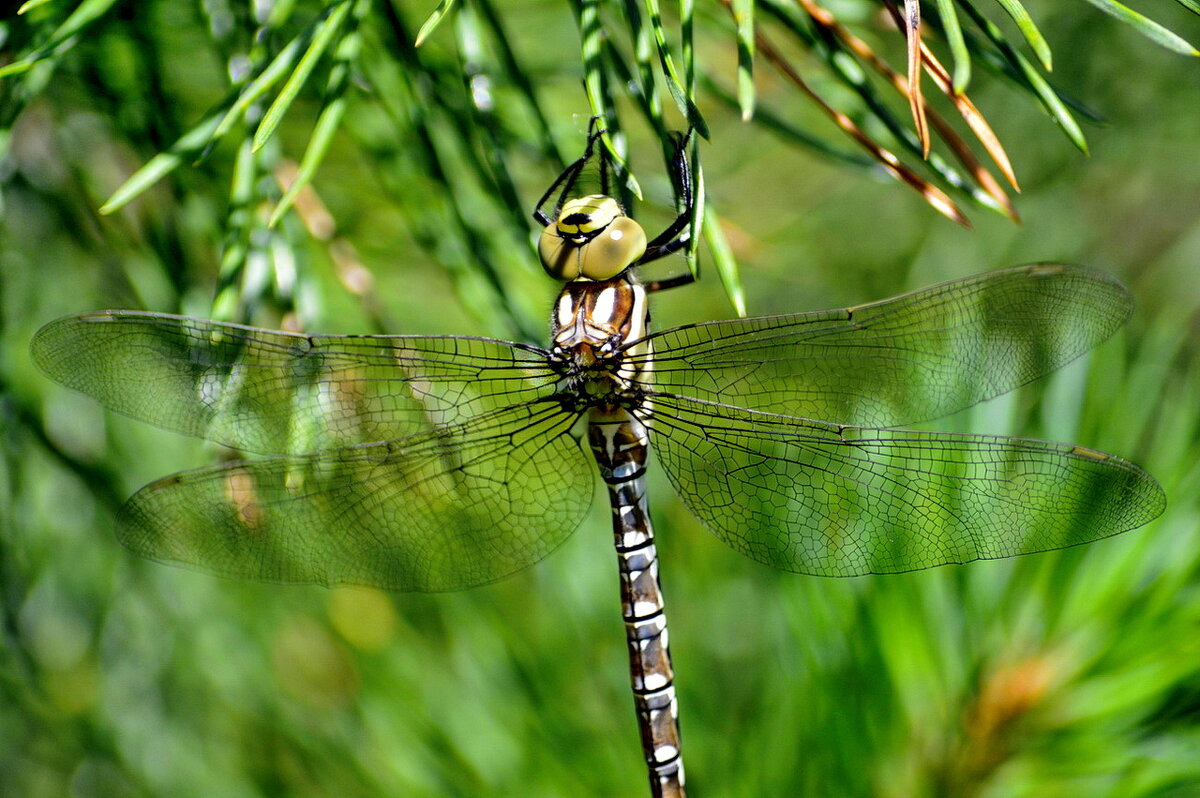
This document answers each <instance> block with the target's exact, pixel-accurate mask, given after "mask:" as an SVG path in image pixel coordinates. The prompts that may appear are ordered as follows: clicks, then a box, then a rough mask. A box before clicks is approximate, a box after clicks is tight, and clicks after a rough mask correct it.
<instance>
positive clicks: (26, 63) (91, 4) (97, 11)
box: [0, 0, 116, 78]
mask: <svg viewBox="0 0 1200 798" xmlns="http://www.w3.org/2000/svg"><path fill="white" fill-rule="evenodd" d="M115 2H116V0H83V2H82V3H80V4H79V5H78V6H77V7H76V8H75V10H74V11H72V12H71V15H70V16H69V17H67V18H66V19H65V20H63V23H62V24H61V25H59V26H58V28H57V29H55V31H54V32H53V33H51V34H50V37H49V38H48V39H47V40H46V41H45V43H43V44H42V45H41V46H39V47H37V48H36V49H35V50H34V51H33V52H31V53H30V54H29V55H27V56H25V57H24V58H21V59H18V60H16V61H13V62H12V63H11V64H9V65H7V66H5V67H2V68H0V78H3V77H8V76H9V75H17V74H20V73H22V72H24V71H26V70H27V69H29V68H30V67H32V66H33V65H34V64H36V63H37V62H38V61H41V60H43V59H45V58H47V57H49V56H50V55H52V54H53V53H54V52H55V51H56V50H58V48H60V47H62V46H63V45H65V44H66V43H67V42H68V41H69V40H70V39H71V37H72V36H74V35H75V34H77V33H79V32H80V31H82V30H83V29H84V28H86V27H87V26H88V25H91V24H92V23H93V22H95V21H96V20H97V19H99V18H100V17H102V16H103V15H104V13H105V12H106V11H108V9H109V8H111V7H112V6H113V4H114V3H115ZM38 4H40V2H34V0H30V3H26V4H25V5H23V6H21V13H24V12H25V11H28V10H30V9H31V8H36V7H37V5H38Z"/></svg>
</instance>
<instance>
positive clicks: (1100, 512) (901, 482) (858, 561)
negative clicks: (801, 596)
mask: <svg viewBox="0 0 1200 798" xmlns="http://www.w3.org/2000/svg"><path fill="white" fill-rule="evenodd" d="M653 403H654V404H653V413H652V417H653V422H652V423H653V429H654V431H655V433H656V435H655V446H656V451H658V453H659V457H660V458H661V460H662V463H663V466H664V468H665V469H666V472H667V474H668V475H669V477H670V479H671V482H672V483H673V484H674V485H675V488H676V490H677V491H678V492H679V494H680V496H681V497H682V498H683V500H684V503H685V504H687V506H688V507H689V509H690V510H691V511H692V512H693V513H694V514H695V515H696V516H697V517H698V518H699V519H700V520H701V521H702V522H703V523H704V524H705V525H706V526H707V527H708V528H709V529H710V530H712V531H713V532H714V533H715V534H716V536H717V537H718V538H720V539H721V540H723V541H725V542H726V543H728V544H729V545H730V546H732V547H733V548H735V549H737V550H738V551H739V552H741V553H742V554H745V555H746V556H748V557H750V558H752V559H754V560H757V561H759V562H762V563H766V564H767V565H771V566H774V567H776V568H780V569H783V570H786V571H795V572H798V573H807V574H816V575H821V576H855V575H859V574H868V573H897V572H902V571H913V570H918V569H921V568H930V567H933V566H936V565H945V564H949V563H965V562H970V561H972V560H980V559H994V558H999V557H1010V556H1013V555H1017V554H1029V553H1032V552H1039V551H1049V550H1052V549H1059V548H1065V547H1067V546H1074V545H1077V544H1080V543H1087V542H1089V541H1093V540H1098V539H1100V538H1105V537H1109V536H1111V535H1116V534H1118V533H1120V532H1124V531H1126V530H1129V529H1133V528H1135V527H1138V526H1141V525H1142V524H1145V523H1147V522H1149V521H1150V520H1152V519H1153V518H1155V517H1156V516H1158V515H1159V513H1161V512H1162V510H1163V508H1164V506H1165V503H1166V499H1165V496H1164V495H1163V491H1162V488H1160V487H1159V485H1158V483H1157V482H1155V480H1154V478H1153V477H1151V476H1150V475H1149V474H1147V473H1146V472H1145V471H1143V470H1142V469H1141V468H1139V467H1138V466H1136V465H1134V464H1133V463H1130V462H1127V461H1125V460H1122V459H1120V458H1118V457H1113V456H1111V455H1107V454H1104V453H1102V452H1097V451H1094V450H1090V449H1084V448H1081V447H1078V446H1068V445H1062V444H1054V443H1046V442H1044V441H1036V440H1026V439H1020V438H1005V437H994V436H986V435H953V434H935V433H926V432H911V431H904V430H891V429H871V428H862V427H845V426H838V425H835V424H827V423H822V422H815V421H808V420H806V419H799V418H790V417H785V416H777V415H768V414H762V413H754V412H749V411H744V410H739V409H737V408H730V407H721V406H714V405H711V404H708V403H704V402H697V401H694V400H691V399H686V398H680V397H675V396H659V397H655V398H654V400H653Z"/></svg>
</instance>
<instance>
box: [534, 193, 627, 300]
mask: <svg viewBox="0 0 1200 798" xmlns="http://www.w3.org/2000/svg"><path fill="white" fill-rule="evenodd" d="M645 251H646V233H645V231H643V230H642V226H641V225H639V224H638V223H637V222H635V221H634V220H633V219H630V218H629V217H628V216H626V215H625V214H624V213H623V212H622V211H621V206H620V205H618V204H617V201H616V200H614V199H612V198H611V197H605V196H602V195H599V194H593V195H591V196H587V197H580V198H579V199H573V200H569V201H568V202H566V203H564V204H563V207H562V211H561V212H560V213H559V215H558V221H557V222H555V223H554V224H552V225H550V226H549V227H547V228H546V229H545V230H543V231H542V235H541V237H540V238H539V239H538V255H539V256H540V257H541V260H542V268H544V269H545V270H546V273H547V274H549V275H550V276H551V277H554V278H555V279H558V280H565V281H571V280H578V279H581V278H582V279H588V280H609V279H611V278H613V277H616V276H617V275H618V274H620V273H621V272H623V271H625V269H627V268H629V267H630V266H631V265H633V263H634V262H636V261H637V260H638V258H640V257H642V255H643V253H645Z"/></svg>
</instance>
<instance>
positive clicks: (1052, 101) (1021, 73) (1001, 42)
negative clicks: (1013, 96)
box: [959, 0, 1088, 154]
mask: <svg viewBox="0 0 1200 798" xmlns="http://www.w3.org/2000/svg"><path fill="white" fill-rule="evenodd" d="M959 5H960V6H961V7H962V8H963V10H964V11H966V12H967V14H968V15H969V16H970V17H971V19H972V20H974V22H975V24H976V25H978V26H979V28H980V29H981V30H982V31H983V32H984V35H986V36H987V37H988V39H990V40H991V41H992V43H993V44H994V45H996V49H998V50H999V51H1000V53H1001V55H1002V56H1003V57H1004V59H1005V60H1006V61H1007V62H1008V64H1009V66H1011V67H1012V68H1013V69H1014V70H1016V73H1017V76H1018V77H1020V78H1023V79H1024V80H1025V83H1026V85H1028V87H1029V88H1030V89H1031V90H1032V91H1033V93H1034V94H1036V95H1037V97H1038V99H1039V100H1040V101H1041V103H1042V106H1043V107H1044V108H1045V109H1046V111H1047V112H1048V113H1049V114H1050V116H1051V118H1053V119H1054V121H1055V122H1057V123H1058V126H1059V127H1060V128H1061V129H1062V131H1063V133H1064V134H1066V136H1067V138H1068V139H1070V140H1071V143H1072V144H1074V145H1075V146H1076V147H1077V148H1078V149H1079V151H1080V152H1082V153H1084V154H1086V153H1087V151H1088V146H1087V139H1086V138H1084V136H1083V131H1082V130H1080V128H1079V123H1078V122H1076V121H1075V117H1073V116H1072V115H1071V112H1070V110H1069V109H1068V108H1067V106H1066V104H1065V103H1063V101H1062V98H1061V97H1059V96H1058V92H1056V91H1055V90H1054V88H1053V87H1052V86H1051V85H1050V84H1049V83H1048V82H1047V81H1046V79H1045V78H1044V77H1042V74H1041V73H1040V72H1038V71H1037V68H1036V67H1034V65H1033V64H1031V63H1029V59H1027V58H1025V56H1023V55H1021V54H1020V53H1019V52H1018V51H1017V50H1016V49H1015V48H1014V47H1013V46H1012V45H1011V44H1009V43H1008V40H1007V39H1006V38H1005V37H1004V34H1003V33H1001V31H1000V29H999V28H997V27H996V26H995V25H994V24H993V23H992V22H991V21H990V20H988V19H987V18H985V17H984V16H983V15H982V14H980V13H979V11H978V10H976V9H975V7H974V6H972V5H971V4H970V3H969V2H966V1H965V0H959Z"/></svg>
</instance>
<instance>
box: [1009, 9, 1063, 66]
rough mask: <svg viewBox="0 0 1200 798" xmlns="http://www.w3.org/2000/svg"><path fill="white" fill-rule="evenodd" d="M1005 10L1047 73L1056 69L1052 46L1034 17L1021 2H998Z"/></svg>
mask: <svg viewBox="0 0 1200 798" xmlns="http://www.w3.org/2000/svg"><path fill="white" fill-rule="evenodd" d="M996 2H998V3H999V4H1000V6H1001V7H1002V8H1003V9H1004V11H1005V13H1007V14H1008V15H1009V16H1010V17H1012V21H1013V22H1015V23H1017V28H1018V29H1019V30H1020V31H1021V35H1022V36H1024V37H1025V41H1026V42H1028V43H1029V47H1030V48H1031V49H1032V50H1033V52H1034V54H1035V55H1036V56H1037V57H1038V60H1039V61H1041V62H1042V67H1043V68H1044V69H1045V70H1046V71H1047V72H1049V71H1051V70H1052V69H1054V65H1053V62H1052V60H1051V55H1050V45H1049V44H1047V43H1046V38H1045V37H1044V36H1042V32H1041V31H1040V30H1038V27H1037V25H1035V24H1034V22H1033V17H1031V16H1029V12H1028V11H1026V10H1025V6H1023V5H1021V3H1020V2H1019V0H996Z"/></svg>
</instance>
